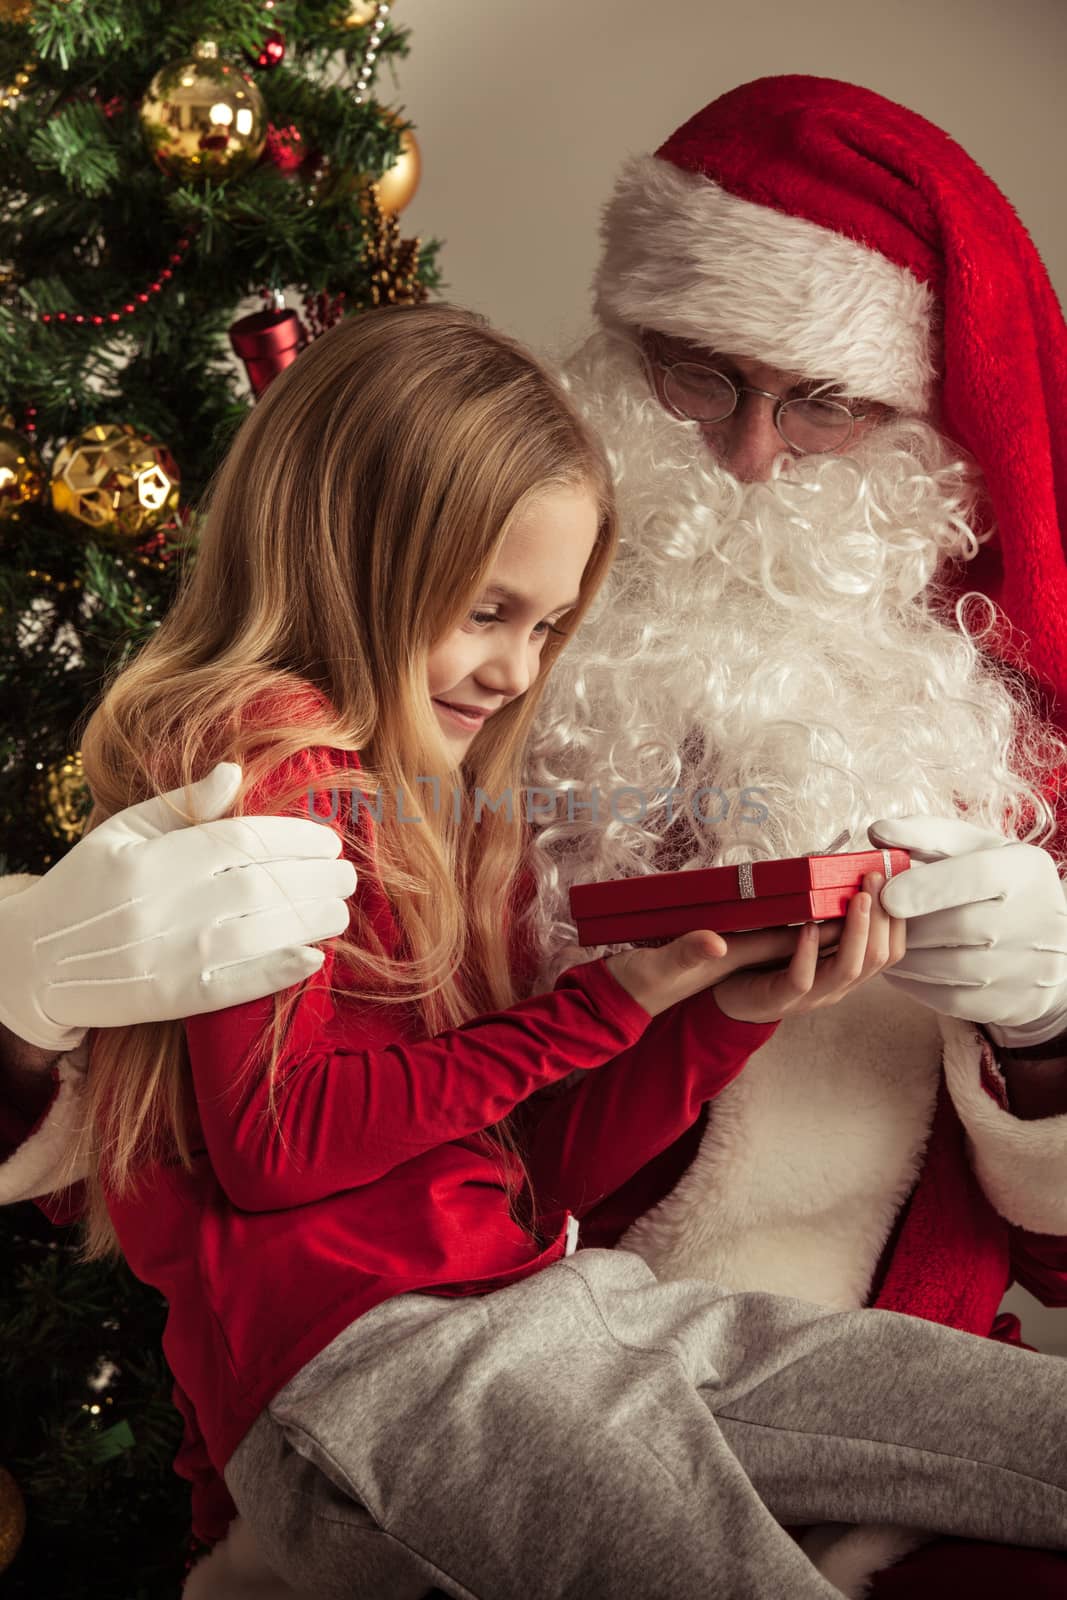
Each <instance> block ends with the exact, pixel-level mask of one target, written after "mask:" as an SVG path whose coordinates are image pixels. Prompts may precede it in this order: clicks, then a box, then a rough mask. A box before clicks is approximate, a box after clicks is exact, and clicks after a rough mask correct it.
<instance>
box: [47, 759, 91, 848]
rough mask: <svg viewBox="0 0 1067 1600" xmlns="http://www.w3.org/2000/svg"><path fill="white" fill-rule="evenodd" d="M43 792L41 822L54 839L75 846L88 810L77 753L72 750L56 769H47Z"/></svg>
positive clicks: (86, 785)
mask: <svg viewBox="0 0 1067 1600" xmlns="http://www.w3.org/2000/svg"><path fill="white" fill-rule="evenodd" d="M43 788H44V797H45V801H46V804H47V809H46V811H45V821H46V822H47V824H48V826H49V828H50V829H51V831H52V832H53V833H54V834H55V836H56V838H57V839H63V840H64V841H65V842H66V843H67V844H75V843H76V842H77V840H78V839H80V838H81V836H82V829H83V828H84V826H85V822H86V818H87V817H88V815H89V812H90V810H91V805H90V800H91V796H90V794H89V786H88V784H87V783H86V781H85V770H84V768H83V767H82V753H81V751H80V750H75V752H74V754H73V755H72V756H65V757H64V759H63V760H62V761H60V762H59V763H58V764H57V765H56V766H54V767H49V769H48V771H47V772H46V773H45V778H44V784H43Z"/></svg>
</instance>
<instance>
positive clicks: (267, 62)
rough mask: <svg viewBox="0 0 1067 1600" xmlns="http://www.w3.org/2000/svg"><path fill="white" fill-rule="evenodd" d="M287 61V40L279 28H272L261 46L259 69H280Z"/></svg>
mask: <svg viewBox="0 0 1067 1600" xmlns="http://www.w3.org/2000/svg"><path fill="white" fill-rule="evenodd" d="M284 60H285V38H284V36H283V35H282V34H280V33H279V32H278V30H277V28H272V29H271V30H270V32H269V33H268V34H267V36H266V38H265V39H264V40H263V43H262V45H261V46H260V51H259V55H258V56H257V57H256V66H257V67H267V68H270V67H280V66H281V64H282V62H283V61H284Z"/></svg>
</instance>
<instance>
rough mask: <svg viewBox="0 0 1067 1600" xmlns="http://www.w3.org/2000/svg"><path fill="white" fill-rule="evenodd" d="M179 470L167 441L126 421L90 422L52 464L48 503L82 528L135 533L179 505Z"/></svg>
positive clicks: (129, 535)
mask: <svg viewBox="0 0 1067 1600" xmlns="http://www.w3.org/2000/svg"><path fill="white" fill-rule="evenodd" d="M180 483H181V474H180V473H179V471H178V465H177V462H176V461H175V460H174V457H173V456H172V455H171V453H170V451H169V450H168V449H167V447H166V445H164V444H159V443H157V442H156V440H154V439H152V438H150V437H149V435H148V434H144V433H138V431H137V429H136V428H134V427H132V426H131V425H130V423H128V422H95V423H93V425H92V427H89V428H86V429H84V430H83V432H81V433H78V434H75V435H74V437H73V439H68V440H67V442H66V444H65V445H64V446H63V448H62V449H61V450H59V451H58V452H57V454H56V458H55V460H54V461H53V463H52V504H53V505H54V506H55V508H56V510H57V511H58V512H59V514H60V516H62V517H63V518H64V519H65V520H66V521H67V522H70V523H72V524H74V525H76V526H77V527H78V528H80V529H81V530H82V531H84V530H85V529H86V528H89V529H91V530H92V532H93V533H101V534H106V535H112V536H115V535H118V536H120V537H125V538H134V539H136V538H139V537H140V536H141V535H142V534H144V533H148V532H149V531H150V530H151V529H152V528H154V527H155V526H156V525H157V523H160V522H164V521H165V520H166V519H167V518H168V517H169V516H171V515H172V514H173V512H174V511H175V510H176V509H177V506H178V495H179V484H180Z"/></svg>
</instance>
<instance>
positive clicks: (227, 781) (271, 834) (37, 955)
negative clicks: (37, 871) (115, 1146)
mask: <svg viewBox="0 0 1067 1600" xmlns="http://www.w3.org/2000/svg"><path fill="white" fill-rule="evenodd" d="M240 781H241V768H240V767H239V766H237V765H236V764H235V763H234V762H232V761H222V762H220V763H219V764H218V766H216V767H215V769H214V770H213V771H212V772H210V773H209V774H208V776H207V777H206V778H202V779H201V780H200V782H199V783H194V784H190V785H189V787H188V789H172V790H170V792H169V793H168V794H164V795H155V796H153V797H152V799H150V800H143V801H142V802H141V803H140V805H136V806H129V807H128V808H127V809H126V810H125V811H119V812H117V813H116V815H115V816H113V817H109V818H108V820H107V821H106V822H103V823H101V824H100V826H99V827H98V828H95V829H94V830H93V832H92V833H90V834H87V835H86V836H85V837H84V838H83V839H80V840H79V841H78V843H77V844H76V845H75V846H74V848H73V850H71V851H70V852H69V854H67V855H65V856H64V857H63V859H62V861H59V862H57V863H56V865H55V866H54V867H53V868H52V869H51V871H49V872H47V873H45V875H44V877H43V878H38V879H37V881H36V882H35V883H34V884H32V885H31V887H30V888H28V889H23V890H22V891H21V892H19V893H17V894H14V895H10V896H9V897H8V898H6V899H4V900H0V950H2V951H3V964H2V967H0V1022H3V1023H4V1025H5V1026H6V1027H8V1028H10V1029H11V1030H12V1032H13V1033H16V1034H18V1035H19V1036H20V1037H21V1038H23V1039H26V1040H28V1042H29V1043H30V1044H35V1045H38V1046H40V1047H41V1048H42V1049H46V1050H70V1049H72V1048H73V1047H74V1046H75V1045H77V1044H80V1043H81V1041H82V1039H83V1038H84V1037H85V1034H86V1032H87V1031H88V1030H89V1028H115V1027H124V1026H127V1025H128V1024H130V1023H133V1022H163V1021H169V1020H171V1019H173V1018H176V1017H190V1016H196V1015H197V1014H198V1013H199V1012H206V1011H221V1010H222V1009H223V1007H225V1006H234V1005H242V1004H244V1003H245V1002H246V1001H248V1000H259V999H262V998H263V996H265V995H268V994H273V993H274V992H275V991H276V990H278V989H287V988H288V987H289V986H290V984H294V983H299V982H300V981H301V979H303V978H307V977H309V976H310V975H311V973H313V972H317V971H318V969H319V968H320V967H321V966H322V964H323V961H324V960H325V959H326V958H325V954H324V952H323V951H321V950H309V949H306V948H305V946H307V945H311V944H314V943H315V942H316V941H317V940H319V939H328V938H330V937H332V936H333V935H334V934H338V933H343V932H344V930H345V929H346V928H347V927H348V919H349V911H348V906H347V905H346V904H345V901H346V900H347V899H348V897H349V896H350V895H351V894H352V893H353V891H354V889H355V886H356V869H355V867H353V865H352V863H351V862H350V861H344V860H340V861H339V860H338V859H337V858H338V856H339V855H340V853H341V848H342V846H341V839H340V836H339V834H338V833H337V832H336V831H335V830H334V829H333V828H330V827H324V826H323V824H322V823H321V822H314V821H312V819H311V818H310V817H308V818H307V819H306V820H305V819H304V818H302V817H226V818H223V819H222V820H212V819H216V818H219V816H220V813H221V812H224V811H227V810H228V809H229V807H230V805H231V804H232V802H233V797H234V795H235V794H236V793H237V789H238V786H239V784H240ZM193 817H199V818H200V819H201V820H200V821H199V822H198V823H192V818H193ZM190 824H192V825H190Z"/></svg>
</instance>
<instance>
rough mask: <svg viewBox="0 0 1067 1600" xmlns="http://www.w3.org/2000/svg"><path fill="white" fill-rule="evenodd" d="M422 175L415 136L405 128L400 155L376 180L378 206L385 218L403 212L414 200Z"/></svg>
mask: <svg viewBox="0 0 1067 1600" xmlns="http://www.w3.org/2000/svg"><path fill="white" fill-rule="evenodd" d="M421 175H422V157H421V156H420V154H419V147H418V145H417V144H416V143H415V135H414V134H413V133H412V131H411V129H410V128H405V129H404V132H403V133H402V134H401V135H400V154H399V156H397V158H396V161H395V162H394V163H393V165H392V166H391V167H389V168H388V169H387V170H386V171H385V172H383V173H382V175H381V177H380V178H378V179H376V180H375V181H376V182H377V185H378V204H379V205H380V206H381V208H382V210H383V211H384V212H385V213H386V215H387V216H390V215H392V214H394V213H395V212H397V211H403V209H404V207H405V206H406V205H409V204H410V203H411V201H412V199H413V198H414V195H415V190H416V189H417V188H418V187H419V178H420V177H421Z"/></svg>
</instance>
